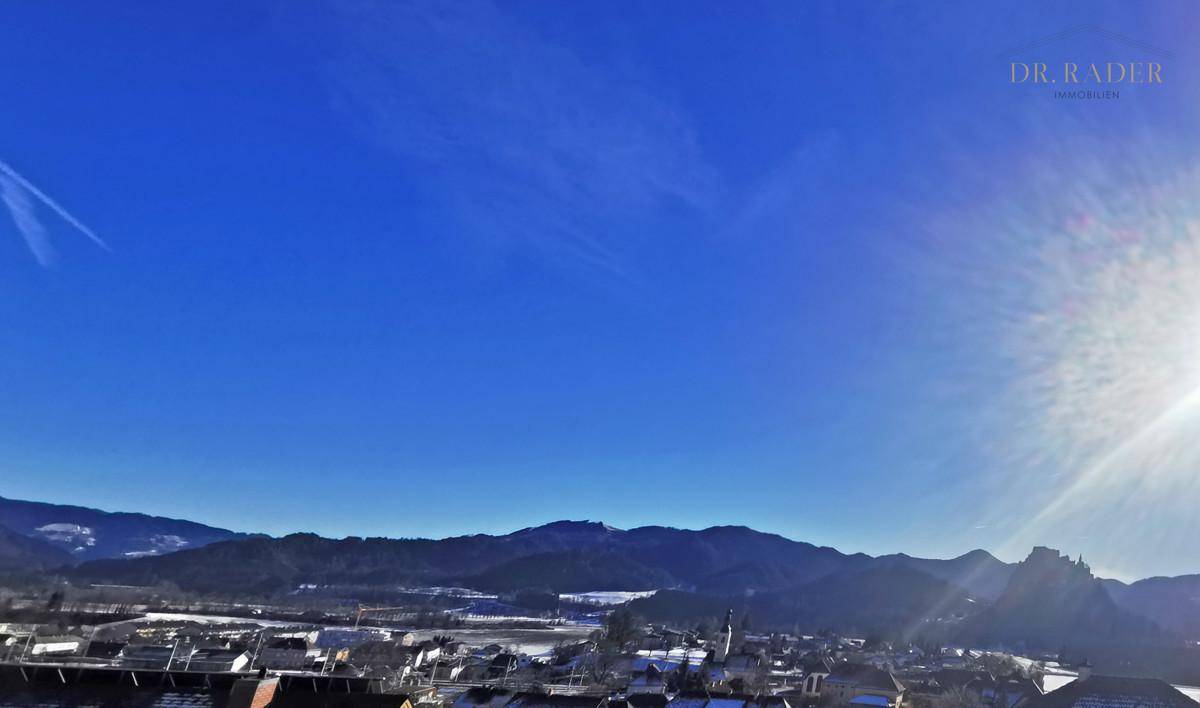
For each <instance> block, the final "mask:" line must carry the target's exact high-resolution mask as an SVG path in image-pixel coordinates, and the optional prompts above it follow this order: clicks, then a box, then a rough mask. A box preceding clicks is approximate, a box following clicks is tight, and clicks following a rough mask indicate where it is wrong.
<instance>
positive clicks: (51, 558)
mask: <svg viewBox="0 0 1200 708" xmlns="http://www.w3.org/2000/svg"><path fill="white" fill-rule="evenodd" d="M70 563H71V554H69V553H67V552H66V551H63V550H60V549H58V548H55V547H54V546H51V545H50V544H48V543H45V542H43V541H39V540H37V539H36V538H29V537H27V536H23V535H21V534H19V533H17V532H16V531H13V530H12V529H10V528H8V527H7V526H0V573H14V572H16V573H24V572H29V571H39V570H46V569H49V568H57V567H59V566H64V565H68V564H70Z"/></svg>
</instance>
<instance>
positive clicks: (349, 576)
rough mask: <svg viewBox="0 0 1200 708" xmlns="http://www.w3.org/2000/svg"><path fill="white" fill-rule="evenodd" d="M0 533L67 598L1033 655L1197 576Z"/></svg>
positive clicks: (44, 523)
mask: <svg viewBox="0 0 1200 708" xmlns="http://www.w3.org/2000/svg"><path fill="white" fill-rule="evenodd" d="M0 524H4V525H5V526H7V527H8V529H5V530H3V531H2V532H0V571H4V570H5V569H6V568H8V569H10V570H11V569H12V568H14V567H18V568H25V569H36V570H39V571H42V572H45V571H47V570H48V569H55V571H54V572H56V573H58V574H61V575H63V576H65V577H67V578H69V579H72V580H74V581H76V582H80V583H88V582H91V583H99V582H103V583H120V584H127V585H156V584H161V583H171V584H174V585H175V586H177V587H179V588H181V589H183V590H187V591H191V592H195V593H198V594H209V595H214V596H216V595H224V596H234V595H241V596H245V595H254V596H262V597H279V596H284V595H286V594H288V593H291V592H294V591H296V590H297V589H298V588H300V587H301V586H304V587H317V588H330V589H331V592H337V593H340V594H341V595H342V596H346V595H349V596H353V595H354V594H355V593H361V592H366V591H372V592H375V593H378V592H380V591H396V590H398V589H399V588H405V587H414V586H429V585H440V586H446V585H457V586H462V587H468V588H473V589H477V590H483V591H490V592H500V593H506V592H510V591H528V590H540V591H547V592H553V593H567V592H586V591H591V590H650V589H659V590H660V592H659V593H657V594H656V595H654V596H651V597H648V598H642V599H639V600H636V601H634V603H633V606H634V608H635V610H637V611H638V612H639V614H642V615H643V616H645V617H647V618H649V619H658V620H663V621H675V622H683V621H693V620H702V619H704V618H710V617H715V616H718V615H720V614H721V613H722V612H723V608H725V607H737V608H739V611H741V612H744V613H747V614H750V615H752V616H754V617H755V618H756V622H758V623H759V624H762V625H770V626H775V627H787V628H791V627H792V626H798V627H800V626H803V627H810V628H811V627H826V628H831V629H837V630H840V631H856V632H874V633H879V634H885V635H903V636H905V637H907V638H913V637H915V636H939V637H943V638H955V639H961V640H970V641H977V642H983V643H987V642H1006V643H1018V642H1022V643H1027V644H1030V645H1035V646H1039V647H1043V648H1057V647H1058V646H1060V645H1063V644H1068V643H1070V642H1071V640H1073V639H1078V638H1080V637H1088V638H1117V637H1121V638H1125V639H1134V640H1136V641H1139V642H1142V641H1161V640H1167V639H1169V638H1171V637H1180V636H1195V634H1196V633H1197V632H1198V631H1200V576H1182V577H1179V578H1151V579H1147V580H1142V581H1138V582H1136V583H1132V584H1128V585H1127V584H1124V583H1120V582H1117V581H1112V580H1099V579H1097V578H1095V577H1094V576H1093V575H1092V573H1091V571H1090V570H1089V569H1088V568H1087V566H1086V565H1084V564H1083V563H1082V561H1071V560H1070V559H1069V558H1067V557H1066V556H1063V555H1061V554H1059V553H1058V552H1057V551H1053V550H1051V549H1047V548H1035V549H1034V550H1033V552H1032V553H1031V554H1030V556H1029V557H1028V558H1027V559H1026V560H1025V561H1023V562H1021V563H1005V562H1003V561H1001V560H999V559H997V558H995V557H994V556H992V555H991V554H990V553H987V552H986V551H982V550H975V551H971V552H970V553H967V554H964V555H962V556H959V557H957V558H952V559H945V560H943V559H928V558H915V557H912V556H908V555H904V554H895V555H885V556H878V557H872V556H868V555H865V554H862V553H853V554H846V553H842V552H840V551H838V550H837V549H834V548H829V547H823V546H815V545H813V544H809V543H804V542H800V541H794V540H791V539H787V538H784V537H782V536H778V535H775V534H769V533H763V532H760V531H755V530H753V529H750V528H746V527H743V526H715V527H711V528H707V529H703V530H699V531H693V530H684V529H675V528H668V527H662V526H645V527H640V528H634V529H629V530H621V529H616V528H613V527H611V526H607V525H605V524H603V523H598V522H590V521H558V522H554V523H550V524H546V525H543V526H538V527H532V528H526V529H521V530H519V531H515V532H513V533H509V534H504V535H494V536H493V535H485V534H479V535H471V536H458V537H452V538H445V539H440V540H432V539H388V538H357V537H350V538H344V539H329V538H323V537H320V536H317V535H315V534H292V535H288V536H284V537H282V538H271V537H267V536H261V535H246V534H238V533H234V532H232V531H227V530H224V529H218V528H214V527H210V526H204V525H202V524H195V523H192V522H188V521H181V520H176V519H164V518H161V517H153V516H146V515H142V514H112V513H108V512H101V511H97V510H94V509H86V508H82V507H68V506H58V505H53V504H43V503H36V502H21V501H15V500H8V499H0ZM164 539H170V540H169V541H164ZM1172 641H1173V640H1172Z"/></svg>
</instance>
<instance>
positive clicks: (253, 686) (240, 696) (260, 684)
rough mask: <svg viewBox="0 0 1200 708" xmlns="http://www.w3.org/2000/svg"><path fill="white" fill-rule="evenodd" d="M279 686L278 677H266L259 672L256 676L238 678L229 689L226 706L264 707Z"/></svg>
mask: <svg viewBox="0 0 1200 708" xmlns="http://www.w3.org/2000/svg"><path fill="white" fill-rule="evenodd" d="M278 688H279V677H277V676H272V677H270V678H266V677H264V676H262V672H259V676H258V677H257V678H240V679H238V680H237V681H234V682H233V688H231V689H229V703H227V704H226V705H227V706H228V708H266V707H267V705H268V704H270V702H271V700H272V699H273V698H275V691H276V689H278Z"/></svg>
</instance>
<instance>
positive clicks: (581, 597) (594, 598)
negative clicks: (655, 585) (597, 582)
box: [558, 590, 658, 605]
mask: <svg viewBox="0 0 1200 708" xmlns="http://www.w3.org/2000/svg"><path fill="white" fill-rule="evenodd" d="M656 592H658V591H657V590H633V591H629V590H593V591H591V592H568V593H560V594H559V596H558V599H560V600H564V601H566V602H590V603H592V604H594V605H623V604H625V603H626V602H629V601H630V600H636V599H638V598H639V597H650V596H651V595H653V594H654V593H656Z"/></svg>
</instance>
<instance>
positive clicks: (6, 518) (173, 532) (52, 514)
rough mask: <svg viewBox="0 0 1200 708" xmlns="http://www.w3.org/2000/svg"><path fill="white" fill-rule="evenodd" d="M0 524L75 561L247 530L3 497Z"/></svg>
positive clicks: (155, 551) (152, 551)
mask: <svg viewBox="0 0 1200 708" xmlns="http://www.w3.org/2000/svg"><path fill="white" fill-rule="evenodd" d="M0 524H3V525H5V526H7V527H8V528H9V529H11V530H13V531H16V532H17V533H19V534H21V535H24V536H28V537H30V538H35V539H38V540H40V541H44V542H46V543H48V544H50V545H51V546H54V547H56V548H59V549H61V550H63V551H65V552H66V553H67V554H68V556H69V558H70V559H73V560H74V561H76V562H79V561H88V560H95V559H98V558H135V557H139V556H151V555H162V554H165V553H171V552H173V551H177V550H181V549H186V548H198V547H201V546H205V545H207V544H209V543H213V542H216V541H224V540H228V539H235V538H245V537H246V534H239V533H234V532H233V531H228V530H226V529H221V528H215V527H213V526H205V525H204V524H198V523H195V522H193V521H184V520H181V519H168V518H164V517H161V516H149V515H147V514H130V513H121V512H108V511H100V510H99V509H90V508H87V507H82V506H69V505H64V504H47V503H43V502H32V501H21V500H18V499H6V498H4V497H0Z"/></svg>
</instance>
